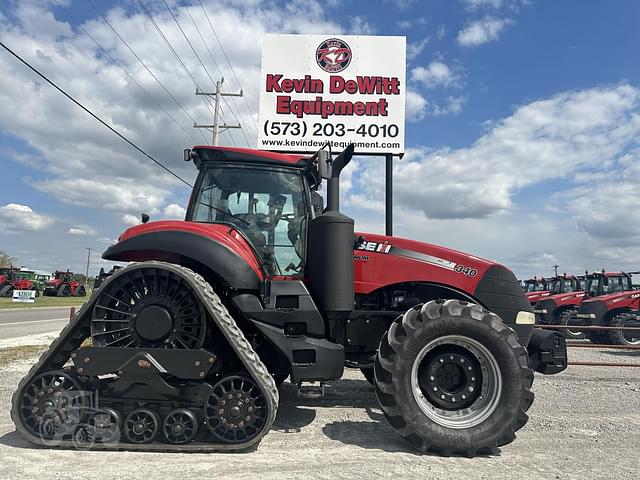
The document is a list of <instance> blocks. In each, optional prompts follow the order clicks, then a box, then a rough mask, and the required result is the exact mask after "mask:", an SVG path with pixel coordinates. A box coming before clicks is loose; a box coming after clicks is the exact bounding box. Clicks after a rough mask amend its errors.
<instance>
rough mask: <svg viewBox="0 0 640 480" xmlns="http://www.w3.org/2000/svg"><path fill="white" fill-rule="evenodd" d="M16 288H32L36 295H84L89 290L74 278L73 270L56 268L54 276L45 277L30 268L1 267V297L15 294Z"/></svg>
mask: <svg viewBox="0 0 640 480" xmlns="http://www.w3.org/2000/svg"><path fill="white" fill-rule="evenodd" d="M14 290H32V291H35V292H36V297H38V296H40V294H41V293H42V294H43V295H46V296H50V297H71V296H73V297H84V296H86V295H87V290H86V289H85V287H84V285H83V284H82V283H81V282H79V281H78V280H74V279H73V272H70V271H69V270H66V271H60V270H56V271H55V273H54V274H53V278H51V279H48V280H47V279H45V278H43V276H42V275H38V274H36V273H35V272H33V271H30V270H22V269H20V268H16V267H14V266H12V265H9V266H4V267H0V297H11V296H13V291H14Z"/></svg>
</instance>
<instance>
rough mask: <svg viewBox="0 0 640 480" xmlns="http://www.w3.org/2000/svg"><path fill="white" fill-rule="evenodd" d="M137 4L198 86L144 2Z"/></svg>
mask: <svg viewBox="0 0 640 480" xmlns="http://www.w3.org/2000/svg"><path fill="white" fill-rule="evenodd" d="M138 4H139V5H140V8H142V10H143V11H144V13H145V15H146V16H147V17H148V18H149V20H150V21H151V23H152V24H153V26H154V28H155V29H156V31H157V32H158V33H159V34H160V36H161V37H162V40H163V41H164V43H165V45H167V47H168V48H169V51H170V52H171V53H172V54H173V56H174V57H175V58H176V60H177V61H178V63H179V64H180V66H181V67H182V69H183V70H184V71H185V73H186V74H187V76H188V77H189V78H190V79H191V81H192V82H193V84H194V85H195V86H196V88H200V84H198V81H197V80H196V79H195V77H194V76H193V75H192V74H191V72H190V71H189V69H188V68H187V66H186V65H185V63H184V62H183V61H182V58H180V55H178V52H176V51H175V49H174V48H173V45H171V42H170V41H169V40H168V39H167V37H166V36H165V34H164V33H163V32H162V29H161V28H160V27H159V26H158V24H157V23H156V21H155V19H154V18H153V15H152V14H151V12H150V11H149V10H148V9H147V7H146V6H145V5H144V3H142V0H138ZM202 101H203V102H204V104H205V106H206V107H207V108H208V109H209V111H211V112H213V110H212V108H211V105H210V104H209V103H208V102H207V101H206V100H205V99H204V98H203V99H202ZM194 123H195V122H194Z"/></svg>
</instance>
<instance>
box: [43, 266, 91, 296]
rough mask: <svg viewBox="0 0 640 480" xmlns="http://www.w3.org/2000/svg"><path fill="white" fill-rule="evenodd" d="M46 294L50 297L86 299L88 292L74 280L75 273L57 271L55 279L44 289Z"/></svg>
mask: <svg viewBox="0 0 640 480" xmlns="http://www.w3.org/2000/svg"><path fill="white" fill-rule="evenodd" d="M44 294H45V295H47V296H50V297H71V296H73V297H84V296H85V295H86V294H87V290H86V289H85V288H84V285H82V283H80V282H79V281H77V280H73V272H70V271H69V270H67V271H66V272H62V271H59V270H56V272H55V273H54V278H53V279H52V280H49V281H48V282H47V284H46V285H45V287H44Z"/></svg>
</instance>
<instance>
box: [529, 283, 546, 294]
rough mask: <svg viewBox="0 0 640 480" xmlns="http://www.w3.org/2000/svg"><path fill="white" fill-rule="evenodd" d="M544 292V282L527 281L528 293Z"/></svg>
mask: <svg viewBox="0 0 640 480" xmlns="http://www.w3.org/2000/svg"><path fill="white" fill-rule="evenodd" d="M544 290H546V285H545V284H544V282H541V281H538V280H527V282H526V283H525V288H524V291H525V292H526V293H530V292H542V291H544Z"/></svg>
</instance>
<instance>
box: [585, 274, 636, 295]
mask: <svg viewBox="0 0 640 480" xmlns="http://www.w3.org/2000/svg"><path fill="white" fill-rule="evenodd" d="M633 289H634V288H633V284H632V282H631V274H630V273H626V272H606V271H605V270H602V271H601V272H594V273H591V274H589V275H587V276H586V288H585V291H586V293H587V295H588V296H590V297H599V296H601V295H609V294H611V293H618V292H626V291H629V290H633Z"/></svg>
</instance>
